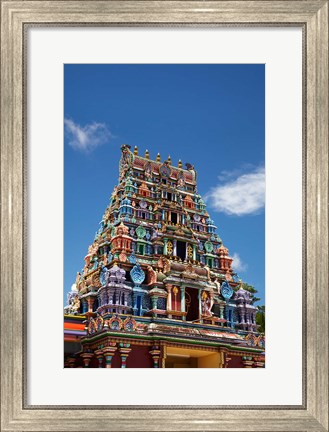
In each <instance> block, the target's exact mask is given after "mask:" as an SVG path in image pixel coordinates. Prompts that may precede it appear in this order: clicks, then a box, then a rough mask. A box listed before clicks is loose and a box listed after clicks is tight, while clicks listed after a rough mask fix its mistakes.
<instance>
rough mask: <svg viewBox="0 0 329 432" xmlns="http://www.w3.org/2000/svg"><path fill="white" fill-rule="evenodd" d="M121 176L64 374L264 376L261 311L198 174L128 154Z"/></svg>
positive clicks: (74, 307)
mask: <svg viewBox="0 0 329 432" xmlns="http://www.w3.org/2000/svg"><path fill="white" fill-rule="evenodd" d="M121 151H122V156H121V159H120V177H119V182H118V185H117V186H115V188H114V190H113V193H112V195H111V198H110V202H109V205H108V207H107V209H106V210H105V213H104V215H103V218H102V221H101V223H100V228H99V230H98V231H97V233H96V236H95V239H94V242H93V243H92V245H91V246H90V247H89V250H88V253H87V255H86V256H85V258H84V261H85V265H84V268H83V271H82V273H78V274H77V277H76V282H75V284H74V285H73V287H72V289H71V291H70V293H69V295H68V304H67V306H66V307H65V310H64V312H65V315H64V329H65V339H64V340H65V350H64V351H65V359H64V364H65V367H107V368H110V367H121V368H125V367H148V368H152V367H156V368H158V367H159V368H160V367H161V368H164V367H165V368H171V367H215V368H218V367H219V368H225V367H229V368H230V367H247V368H250V367H255V368H259V367H264V365H265V354H264V349H265V348H264V345H265V340H264V337H263V336H262V335H260V334H258V333H257V327H258V326H257V324H256V313H257V307H255V306H254V305H253V298H252V295H251V294H250V292H249V291H247V290H245V289H244V288H243V284H242V282H241V281H240V280H239V279H238V276H237V274H236V273H235V272H234V270H233V269H232V261H233V260H232V258H231V257H230V256H229V252H228V249H227V248H226V247H224V245H223V243H222V240H221V239H220V237H219V236H218V234H217V233H216V226H215V224H214V221H213V220H212V219H211V218H210V216H209V214H208V212H207V210H206V205H205V203H204V201H203V200H202V198H201V196H200V195H199V194H198V192H197V172H196V170H195V169H194V166H192V165H190V164H188V163H187V164H186V167H185V168H183V165H182V162H181V161H179V163H178V166H177V167H174V166H172V163H171V159H170V156H169V157H168V159H167V160H165V161H163V162H161V160H160V155H159V154H158V155H157V157H156V160H151V159H150V156H149V152H148V151H146V153H145V156H144V157H142V156H140V155H138V149H137V148H136V147H135V149H134V151H133V152H132V151H131V149H130V146H129V145H122V147H121Z"/></svg>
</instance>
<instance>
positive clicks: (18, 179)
mask: <svg viewBox="0 0 329 432" xmlns="http://www.w3.org/2000/svg"><path fill="white" fill-rule="evenodd" d="M0 1H1V7H2V15H1V197H2V202H1V272H0V273H1V329H2V331H1V364H2V367H1V394H2V398H1V414H2V415H1V430H3V431H39V430H40V431H41V430H49V431H109V430H111V431H115V430H118V431H154V430H158V431H165V430H166V431H178V430H179V431H192V430H193V431H227V430H229V431H246V430H248V431H273V432H274V431H311V430H312V431H328V317H329V316H328V0H279V1H274V0H267V1H262V0H255V1H247V0H243V1H241V0H237V1H221V0H205V1H181V0H177V1H171V0H162V1H153V0H148V1H146V0H144V1H143V0H132V1H130V0H106V1H99V0H93V1H83V0H73V1H72V0H71V1H68V0H58V1H56V0H49V1H40V0H35V1H23V0H18V1H15V0H0ZM46 25H47V26H57V27H58V26H60V27H61V26H65V25H70V26H72V25H75V26H85V25H89V26H91V25H92V26H95V25H103V26H110V25H120V26H129V25H130V26H131V25H133V26H136V25H139V26H141V25H149V26H155V25H165V26H179V25H192V26H196V25H207V26H208V25H215V26H218V25H222V26H262V27H264V26H297V27H301V28H302V29H303V38H304V44H303V65H304V67H303V112H304V128H303V139H304V153H303V175H304V178H303V286H304V292H303V330H304V343H303V362H304V368H303V387H304V392H303V404H302V405H301V406H297V407H296V406H257V407H255V406H232V407H227V406H226V407H212V408H203V407H200V406H193V407H177V406H173V407H170V406H165V407H148V406H138V407H130V406H126V407H123V408H122V407H121V408H119V407H108V406H102V407H101V406H96V407H95V406H89V407H68V406H59V407H48V406H42V407H41V406H40V407H39V406H28V405H27V403H26V398H25V395H26V389H27V386H26V370H25V354H26V339H25V337H26V334H25V332H24V328H26V327H25V322H24V319H23V320H22V316H23V317H26V309H25V306H26V301H25V300H26V289H27V284H26V281H27V277H26V276H27V275H26V251H27V234H26V232H27V231H26V227H27V209H26V202H27V182H26V178H27V172H26V171H27V164H26V160H27V159H26V127H27V126H26V116H27V112H26V110H27V107H26V95H25V89H26V82H25V74H24V68H25V66H26V60H25V54H26V32H25V30H26V28H27V27H28V26H46ZM141 411H142V412H141Z"/></svg>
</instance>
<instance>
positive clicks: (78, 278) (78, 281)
mask: <svg viewBox="0 0 329 432" xmlns="http://www.w3.org/2000/svg"><path fill="white" fill-rule="evenodd" d="M80 281H81V273H80V272H77V276H76V278H75V286H76V287H77V288H78V286H79V284H80Z"/></svg>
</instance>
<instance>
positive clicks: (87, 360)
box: [80, 353, 94, 368]
mask: <svg viewBox="0 0 329 432" xmlns="http://www.w3.org/2000/svg"><path fill="white" fill-rule="evenodd" d="M80 356H81V357H82V360H83V365H84V367H85V368H87V367H89V364H90V361H91V359H92V357H94V354H93V353H82V354H80Z"/></svg>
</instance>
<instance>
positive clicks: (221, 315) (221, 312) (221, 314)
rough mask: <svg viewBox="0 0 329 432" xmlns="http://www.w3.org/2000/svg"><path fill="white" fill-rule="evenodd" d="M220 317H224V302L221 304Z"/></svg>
mask: <svg viewBox="0 0 329 432" xmlns="http://www.w3.org/2000/svg"><path fill="white" fill-rule="evenodd" d="M219 318H221V319H224V305H223V304H220V305H219ZM220 325H221V326H222V327H223V325H224V323H220ZM226 325H227V324H226Z"/></svg>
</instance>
